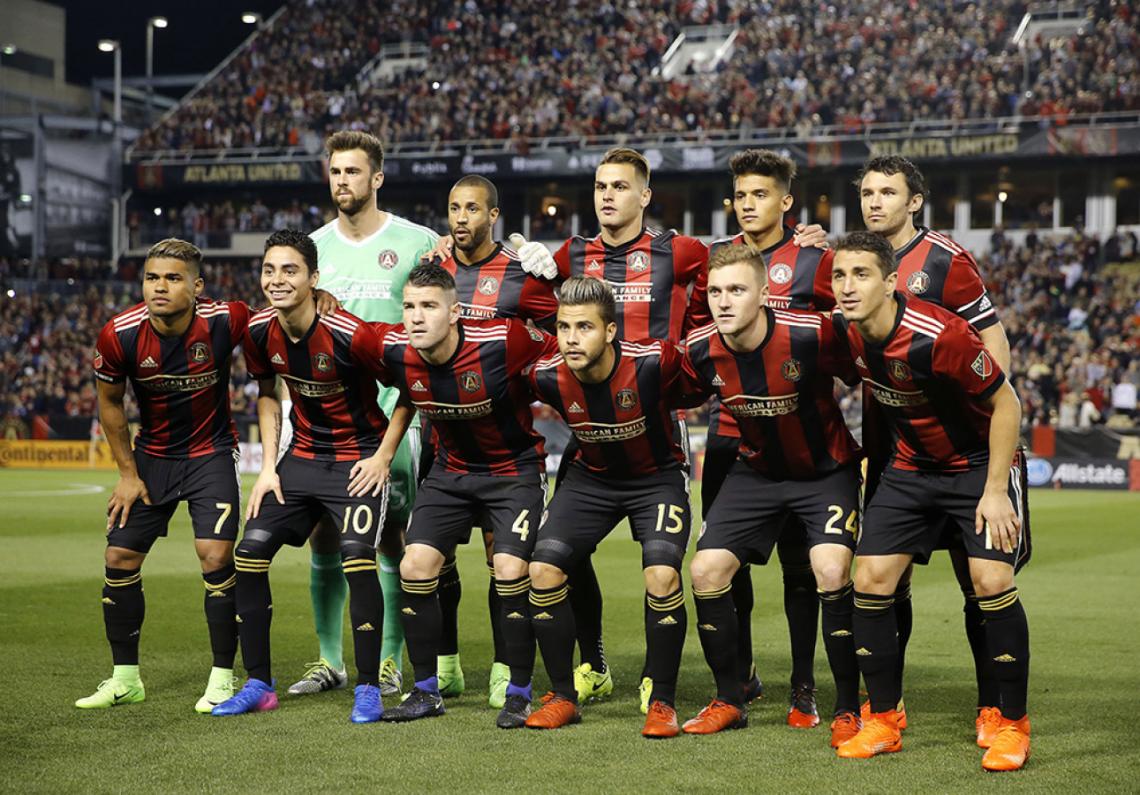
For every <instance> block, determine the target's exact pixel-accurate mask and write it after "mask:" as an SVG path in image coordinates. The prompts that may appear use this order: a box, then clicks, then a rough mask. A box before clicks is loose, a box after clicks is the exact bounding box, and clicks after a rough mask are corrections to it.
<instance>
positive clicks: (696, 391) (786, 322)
mask: <svg viewBox="0 0 1140 795" xmlns="http://www.w3.org/2000/svg"><path fill="white" fill-rule="evenodd" d="M764 311H765V313H766V314H767V319H768V323H767V326H768V330H767V334H766V335H765V337H764V340H763V341H762V342H761V343H760V345H759V346H758V347H757V348H756V350H754V351H752V352H751V353H737V352H735V351H733V350H732V349H731V348H729V347H728V345H726V344H725V342H724V338H723V337H721V335H720V334H719V333H718V332H717V330H716V326H715V325H714V324H711V323H710V324H709V325H707V326H705V327H703V328H700V329H697V330H695V331H693V332H691V333H690V334H689V338H688V343H687V350H686V353H685V387H684V389H683V391H684V392H685V393H687V394H692V395H695V396H697V397H698V398H699V397H703V396H707V395H709V394H710V393H712V394H715V395H716V396H717V397H718V398H719V399H720V402H721V404H722V405H723V406H724V409H725V411H727V412H728V413H730V414H731V415H732V416H733V417H734V418H735V419H736V421H737V423H738V425H739V427H740V433H741V440H740V457H741V458H742V459H743V460H744V461H745V462H746V463H747V464H748V465H749V466H750V467H752V468H753V469H755V470H756V471H757V472H760V473H763V474H764V475H766V476H768V477H771V478H778V479H785V480H810V479H812V478H816V477H819V476H820V475H823V474H826V473H828V472H831V471H833V470H835V469H838V468H839V467H842V466H845V465H847V464H850V463H852V462H853V461H856V460H858V458H859V447H858V445H856V443H855V439H854V438H853V437H852V436H851V432H850V431H848V430H847V425H846V424H845V423H844V421H843V413H842V411H841V410H840V408H839V404H838V403H837V402H836V400H835V386H834V382H833V380H832V379H833V378H834V377H838V378H841V379H843V380H844V381H846V382H848V383H852V384H854V383H857V382H858V375H857V374H856V372H855V369H854V366H853V365H852V362H851V358H850V357H849V356H848V354H847V346H846V344H845V342H844V340H843V338H842V337H841V336H840V335H839V333H838V332H837V331H836V329H835V327H834V324H833V323H832V321H831V320H830V319H829V318H828V317H827V316H825V315H821V314H818V313H815V312H800V311H792V310H781V309H771V308H765V310H764Z"/></svg>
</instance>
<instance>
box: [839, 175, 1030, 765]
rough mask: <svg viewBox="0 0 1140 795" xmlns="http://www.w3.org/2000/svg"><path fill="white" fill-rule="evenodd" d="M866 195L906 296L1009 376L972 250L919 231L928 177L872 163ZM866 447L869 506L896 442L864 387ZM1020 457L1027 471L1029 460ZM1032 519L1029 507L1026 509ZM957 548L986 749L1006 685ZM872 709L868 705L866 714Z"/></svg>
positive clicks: (1023, 557)
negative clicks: (955, 328)
mask: <svg viewBox="0 0 1140 795" xmlns="http://www.w3.org/2000/svg"><path fill="white" fill-rule="evenodd" d="M856 185H857V186H858V188H859V196H860V203H861V207H862V212H863V223H864V224H866V226H867V229H868V230H870V231H872V232H875V233H877V234H879V235H881V236H883V237H885V238H886V239H887V241H888V242H889V243H890V244H891V247H892V248H893V249H894V251H895V258H896V259H897V260H898V276H897V285H898V289H899V290H900V291H902V292H903V294H904V295H906V296H908V297H912V298H919V299H921V300H923V301H928V302H930V303H932V304H937V305H938V306H941V307H944V308H945V309H948V310H950V311H952V312H954V313H955V314H957V315H958V316H959V317H961V318H962V319H963V320H965V321H966V322H967V323H969V324H970V325H971V326H972V327H973V328H974V330H975V331H977V333H978V336H979V337H980V338H981V340H982V343H983V344H984V345H985V346H986V350H987V351H988V352H989V354H990V356H992V357H993V359H994V361H996V362H997V364H998V366H999V367H1001V368H1002V369H1003V370H1004V371H1005V372H1009V365H1010V354H1009V340H1008V339H1007V338H1006V335H1005V329H1004V328H1003V327H1002V325H1001V321H1000V320H999V319H998V316H997V313H996V311H995V310H994V306H993V304H992V302H991V301H990V298H989V295H988V294H987V291H986V287H985V284H984V283H983V282H982V279H981V274H980V273H979V270H978V264H977V263H976V262H975V261H974V258H973V257H972V256H971V255H970V253H969V252H968V251H966V250H965V249H964V248H962V247H961V246H959V245H958V244H957V243H955V242H954V241H953V240H951V239H950V238H948V237H946V236H945V235H942V234H939V233H938V232H934V231H932V230H930V229H927V228H925V227H918V226H915V224H914V216H915V214H916V213H919V212H921V211H922V207H923V205H924V203H925V201H926V194H927V190H926V181H925V179H923V176H922V172H920V171H919V170H918V168H917V167H916V166H915V165H914V163H912V162H911V161H909V160H907V159H906V158H904V157H898V156H893V155H892V156H884V157H877V158H872V159H871V160H869V161H867V163H866V164H865V165H864V166H863V169H862V171H861V172H860V174H859V177H858V178H857V180H856ZM863 399H864V403H863V405H864V422H863V429H864V431H863V445H864V448H865V449H866V451H867V458H868V478H867V490H866V491H867V499H869V498H870V496H872V495H873V494H874V490H875V487H876V485H877V483H878V478H879V473H880V472H881V471H882V469H883V467H884V466H885V465H886V458H887V455H888V454H889V441H888V440H887V439H886V435H885V433H883V432H882V431H881V429H880V428H879V427H878V426H880V425H881V424H882V420H881V416H880V412H879V410H878V408H877V407H876V405H875V401H874V400H873V398H872V397H871V393H870V390H869V389H867V388H864V390H863ZM1018 455H1019V459H1020V460H1019V465H1021V466H1024V457H1023V455H1022V454H1020V453H1019V454H1018ZM1022 509H1023V512H1025V515H1026V517H1028V513H1027V511H1028V505H1027V504H1026V505H1023V506H1022ZM1023 532H1024V534H1025V544H1024V545H1022V548H1021V551H1020V552H1019V555H1020V557H1019V560H1018V564H1017V565H1018V568H1020V567H1021V566H1022V565H1024V563H1025V562H1026V561H1027V560H1028V557H1029V552H1030V547H1029V525H1028V522H1027V523H1026V525H1025V527H1024V528H1023ZM940 546H949V548H950V560H951V562H952V563H953V566H954V573H955V575H956V576H957V578H958V583H959V585H960V586H961V588H962V593H963V596H964V597H965V607H964V615H965V624H966V637H967V638H968V639H969V641H970V648H971V651H972V652H973V657H974V670H975V675H976V677H977V681H978V714H977V716H976V720H975V728H976V731H977V739H978V744H979V745H981V746H982V747H986V746H987V745H988V744H989V742H990V741H991V740H992V739H993V735H994V733H995V732H996V730H997V727H998V724H999V721H1000V714H999V710H998V703H997V698H998V683H997V678H996V674H995V672H994V668H993V663H992V662H991V661H990V660H989V658H988V656H987V654H986V639H985V628H984V616H983V614H982V610H981V607H980V605H979V603H978V597H977V594H975V593H974V590H973V586H972V584H971V578H970V572H969V564H968V559H967V556H966V552H965V550H964V549H963V548H962V546H961V544H959V543H957V541H956V540H955V537H954V536H953V534H950V537H949V538H948V539H947V540H946V541H945V543H941V544H940ZM911 571H912V570H911V569H908V570H907V572H906V573H905V574H904V575H903V577H902V579H901V580H900V584H899V590H898V593H896V594H895V615H896V617H897V619H898V622H899V627H898V632H899V665H898V668H897V672H898V677H899V681H898V690H899V692H900V693H901V692H902V677H903V668H904V661H905V657H906V645H907V641H908V639H909V638H910V632H911V626H912V624H913V617H912V606H911V599H910V579H911ZM868 709H869V706H868V705H866V704H865V705H864V713H866V712H867V710H868ZM899 722H900V725H901V726H902V727H903V728H906V709H905V706H904V705H903V703H902V702H901V701H900V703H899Z"/></svg>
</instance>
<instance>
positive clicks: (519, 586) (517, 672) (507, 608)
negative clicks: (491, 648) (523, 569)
mask: <svg viewBox="0 0 1140 795" xmlns="http://www.w3.org/2000/svg"><path fill="white" fill-rule="evenodd" d="M494 584H495V590H496V591H497V592H498V595H499V600H498V601H499V611H500V612H499V616H498V621H499V625H500V626H501V627H502V629H501V632H502V635H503V642H504V649H503V651H504V656H503V657H502V658H500V657H498V654H497V652H496V657H495V660H496V661H498V662H505V663H506V664H507V665H508V666H510V669H511V684H512V685H515V686H516V687H526V686H527V685H529V684H530V678H531V674H533V673H534V630H533V629H532V628H531V624H530V610H529V608H528V607H527V597H528V596H529V595H530V577H526V576H524V577H519V578H518V579H515V580H495V583H494Z"/></svg>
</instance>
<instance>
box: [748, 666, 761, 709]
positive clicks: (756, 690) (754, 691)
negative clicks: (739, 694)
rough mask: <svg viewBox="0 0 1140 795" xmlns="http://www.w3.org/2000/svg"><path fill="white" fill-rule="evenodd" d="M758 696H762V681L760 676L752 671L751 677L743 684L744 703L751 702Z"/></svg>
mask: <svg viewBox="0 0 1140 795" xmlns="http://www.w3.org/2000/svg"><path fill="white" fill-rule="evenodd" d="M758 698H764V683H763V682H761V681H760V677H759V676H757V675H756V672H755V671H753V672H752V678H751V679H749V680H748V683H747V684H745V685H744V703H745V704H751V703H752V702H753V701H755V700H756V699H758Z"/></svg>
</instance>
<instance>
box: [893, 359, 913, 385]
mask: <svg viewBox="0 0 1140 795" xmlns="http://www.w3.org/2000/svg"><path fill="white" fill-rule="evenodd" d="M887 372H889V373H890V374H891V378H893V379H895V380H896V381H909V380H910V366H909V365H907V363H906V362H904V361H903V360H902V359H891V360H889V361H888V362H887Z"/></svg>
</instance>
